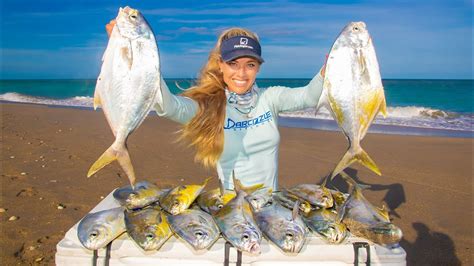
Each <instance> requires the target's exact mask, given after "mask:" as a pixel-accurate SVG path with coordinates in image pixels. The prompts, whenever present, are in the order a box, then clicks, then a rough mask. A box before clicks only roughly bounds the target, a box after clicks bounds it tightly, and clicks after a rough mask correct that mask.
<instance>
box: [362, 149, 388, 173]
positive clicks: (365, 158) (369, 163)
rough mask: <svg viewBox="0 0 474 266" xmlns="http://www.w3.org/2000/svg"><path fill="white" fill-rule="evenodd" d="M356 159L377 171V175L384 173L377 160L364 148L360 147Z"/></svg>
mask: <svg viewBox="0 0 474 266" xmlns="http://www.w3.org/2000/svg"><path fill="white" fill-rule="evenodd" d="M356 159H357V161H358V162H359V163H361V164H362V165H364V166H365V167H367V168H369V169H370V170H372V172H374V173H376V174H377V175H382V173H381V172H380V169H379V168H378V167H377V165H376V164H375V162H374V161H373V160H372V159H371V158H370V157H369V155H368V154H367V153H366V152H365V151H364V150H363V149H362V148H360V150H359V152H358V153H357V154H356Z"/></svg>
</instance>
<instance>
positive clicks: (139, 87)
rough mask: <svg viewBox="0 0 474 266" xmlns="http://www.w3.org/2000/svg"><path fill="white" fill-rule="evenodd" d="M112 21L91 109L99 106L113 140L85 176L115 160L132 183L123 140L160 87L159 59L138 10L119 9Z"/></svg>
mask: <svg viewBox="0 0 474 266" xmlns="http://www.w3.org/2000/svg"><path fill="white" fill-rule="evenodd" d="M115 20H116V25H115V27H114V28H113V30H112V33H111V35H110V39H109V43H108V45H107V49H106V50H105V53H104V56H103V58H102V61H103V63H102V68H101V71H100V75H99V78H98V79H97V84H96V88H95V93H94V109H96V108H97V107H98V106H101V107H102V109H103V111H104V114H105V117H106V118H107V122H108V123H109V126H110V128H111V129H112V132H113V134H114V136H115V141H114V143H113V144H112V145H111V146H110V147H109V148H108V149H107V150H106V151H105V152H104V153H103V154H102V156H100V157H99V159H98V160H97V161H96V162H95V163H94V164H93V165H92V166H91V168H90V169H89V172H88V173H87V176H88V177H90V176H92V175H93V174H95V173H96V172H97V171H99V170H100V169H102V168H103V167H104V166H106V165H108V164H109V163H111V162H113V161H115V160H118V162H119V164H120V165H121V166H122V168H123V170H124V171H125V173H126V174H127V176H128V179H129V181H130V184H131V185H132V186H133V185H134V183H135V179H136V177H135V172H134V170H133V166H132V162H131V160H130V155H129V153H128V149H127V144H126V141H127V138H128V136H129V135H130V134H131V133H132V132H133V131H134V130H135V129H136V128H138V127H139V126H140V124H141V123H142V122H143V120H144V119H145V118H146V116H147V115H148V113H149V111H150V109H151V107H152V104H153V103H154V101H155V97H156V95H157V92H158V91H159V90H160V75H161V74H160V62H159V61H160V58H159V55H158V47H157V45H156V41H155V37H154V34H153V31H152V30H151V28H150V26H149V25H148V23H147V22H146V20H145V18H144V17H143V16H142V14H141V13H140V12H139V11H138V10H136V9H132V8H130V7H125V8H120V10H119V13H118V16H117V18H116V19H115Z"/></svg>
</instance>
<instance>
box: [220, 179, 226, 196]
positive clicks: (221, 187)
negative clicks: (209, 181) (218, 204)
mask: <svg viewBox="0 0 474 266" xmlns="http://www.w3.org/2000/svg"><path fill="white" fill-rule="evenodd" d="M219 191H220V192H221V197H223V196H224V194H225V188H224V182H223V181H222V180H220V179H219Z"/></svg>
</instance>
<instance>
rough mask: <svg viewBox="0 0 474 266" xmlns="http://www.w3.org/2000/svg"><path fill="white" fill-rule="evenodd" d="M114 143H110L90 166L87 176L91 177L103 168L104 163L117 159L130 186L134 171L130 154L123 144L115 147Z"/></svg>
mask: <svg viewBox="0 0 474 266" xmlns="http://www.w3.org/2000/svg"><path fill="white" fill-rule="evenodd" d="M114 146H115V145H114V144H112V146H110V147H109V148H108V149H107V150H106V151H105V152H104V153H103V154H102V155H101V156H100V157H99V159H97V161H95V162H94V164H93V165H92V166H91V167H90V169H89V171H88V172H87V177H91V176H92V175H93V174H95V173H97V172H98V171H99V170H100V169H102V168H104V167H105V166H106V165H108V164H110V163H111V162H113V161H115V160H117V161H118V162H119V164H120V166H122V169H123V170H124V171H125V173H126V174H127V176H128V179H129V181H130V184H131V185H132V187H133V186H134V184H135V180H136V178H135V171H134V170H133V166H132V161H131V160H130V155H129V153H128V150H127V147H125V145H121V146H119V148H118V149H117V148H115V147H114Z"/></svg>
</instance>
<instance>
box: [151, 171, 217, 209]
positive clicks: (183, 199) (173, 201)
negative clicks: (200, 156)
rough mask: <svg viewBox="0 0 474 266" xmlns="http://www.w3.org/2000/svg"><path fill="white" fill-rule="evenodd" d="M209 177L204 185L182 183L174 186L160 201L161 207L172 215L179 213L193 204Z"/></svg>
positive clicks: (205, 182)
mask: <svg viewBox="0 0 474 266" xmlns="http://www.w3.org/2000/svg"><path fill="white" fill-rule="evenodd" d="M209 179H211V178H210V177H209V178H207V179H206V180H205V181H204V183H203V184H202V185H182V186H178V187H175V188H173V189H172V190H171V191H170V192H169V193H168V194H167V195H166V196H164V197H163V199H162V200H161V201H160V205H161V207H162V208H163V209H164V210H165V211H167V212H168V213H170V214H172V215H177V214H179V213H181V212H182V211H184V210H186V209H187V208H189V206H191V204H192V203H193V202H194V200H195V199H196V198H197V196H198V195H199V194H200V193H201V191H202V190H203V189H204V187H205V186H206V185H207V182H208V181H209Z"/></svg>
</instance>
